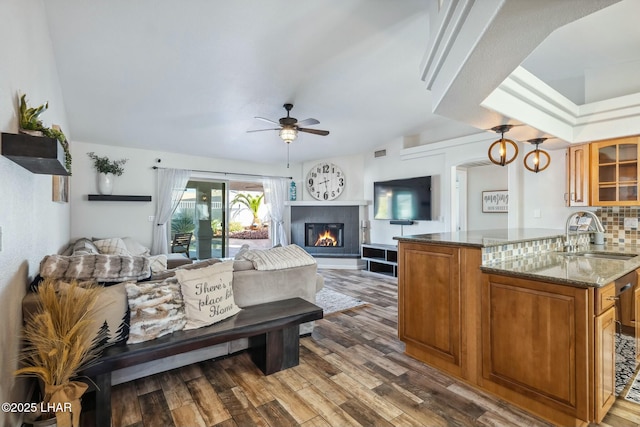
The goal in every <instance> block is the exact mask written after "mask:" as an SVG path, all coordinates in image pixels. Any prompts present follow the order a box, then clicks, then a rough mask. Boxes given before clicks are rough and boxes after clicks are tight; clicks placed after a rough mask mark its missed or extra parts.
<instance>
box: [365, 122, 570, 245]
mask: <svg viewBox="0 0 640 427" xmlns="http://www.w3.org/2000/svg"><path fill="white" fill-rule="evenodd" d="M495 139H496V135H495V134H493V133H488V132H487V133H479V134H476V135H471V136H468V137H462V138H456V139H452V140H447V141H440V142H436V143H433V144H426V145H420V146H418V147H412V148H407V149H405V148H403V141H402V139H401V138H398V139H396V140H394V141H390V142H389V144H387V145H385V146H382V147H376V148H375V150H379V149H386V150H387V156H386V157H380V158H374V156H373V151H374V150H372V151H371V152H370V153H364V154H363V156H364V157H363V158H364V170H363V176H364V180H363V184H364V198H365V200H372V197H373V183H374V182H375V181H381V180H387V179H395V178H406V177H412V176H424V175H436V176H438V177H439V180H440V184H439V185H438V186H434V191H435V194H434V198H435V199H434V200H433V203H434V205H435V206H436V209H437V210H438V214H437V215H436V216H435V218H434V220H433V221H419V222H417V223H415V224H414V225H411V226H404V227H401V226H399V225H391V224H389V221H381V220H372V217H373V207H372V206H371V205H370V206H369V215H368V218H369V220H370V221H371V230H370V236H371V242H373V243H385V244H396V243H397V242H396V241H395V240H393V237H394V236H400V235H412V234H424V233H437V232H448V231H451V217H452V214H451V206H452V197H453V192H452V190H451V189H452V188H453V187H452V181H453V180H452V176H453V174H454V173H455V170H454V169H452V168H454V167H455V166H456V165H462V164H466V163H472V162H476V161H481V160H486V159H487V149H488V147H489V145H490V144H491V142H493V141H494V140H495ZM542 148H544V147H542ZM531 149H532V147H530V146H529V144H527V146H526V147H525V146H523V145H522V144H520V154H519V156H518V159H517V160H516V161H514V162H513V163H511V164H509V165H507V166H505V167H504V168H500V167H499V166H493V167H494V168H495V169H494V170H495V172H496V173H505V172H506V174H507V183H508V188H506V189H508V190H509V214H508V219H507V224H505V225H504V226H503V227H509V228H519V227H527V228H533V227H535V228H547V229H559V230H561V229H564V222H565V219H566V217H567V216H568V215H569V213H570V212H571V211H572V210H575V208H567V207H565V206H564V198H563V197H564V192H565V179H566V176H565V174H566V172H565V168H566V166H565V160H564V150H556V151H551V152H550V155H551V165H550V166H549V168H548V169H546V170H545V171H543V172H540V173H538V174H535V173H532V172H529V171H527V170H525V169H524V167H523V166H522V161H523V159H524V156H525V154H526V153H527V152H529V151H530V150H531ZM470 180H471V179H469V181H470ZM438 191H439V194H438ZM438 205H439V206H438ZM536 211H539V214H540V216H539V217H537V216H536V215H537V212H536ZM468 228H469V229H471V227H468ZM492 228H494V227H492Z"/></svg>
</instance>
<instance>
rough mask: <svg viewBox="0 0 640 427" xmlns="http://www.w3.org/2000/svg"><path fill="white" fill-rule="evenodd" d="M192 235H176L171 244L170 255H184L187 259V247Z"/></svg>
mask: <svg viewBox="0 0 640 427" xmlns="http://www.w3.org/2000/svg"><path fill="white" fill-rule="evenodd" d="M192 236H193V233H176V234H175V235H174V236H173V241H172V242H171V253H174V254H186V255H187V257H189V245H191V237H192Z"/></svg>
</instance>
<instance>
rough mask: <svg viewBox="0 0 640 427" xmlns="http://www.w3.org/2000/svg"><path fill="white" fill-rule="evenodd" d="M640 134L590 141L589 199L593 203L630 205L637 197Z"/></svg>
mask: <svg viewBox="0 0 640 427" xmlns="http://www.w3.org/2000/svg"><path fill="white" fill-rule="evenodd" d="M639 141H640V138H639V137H630V138H620V139H612V140H607V141H601V142H594V143H592V144H591V179H592V181H591V202H592V205H593V206H630V205H638V204H640V203H639V202H640V199H639V198H638V196H639V195H638V183H639V182H640V179H639V178H640V177H639V176H638V172H639V169H638V160H639V159H640V151H639V147H640V144H638V142H639Z"/></svg>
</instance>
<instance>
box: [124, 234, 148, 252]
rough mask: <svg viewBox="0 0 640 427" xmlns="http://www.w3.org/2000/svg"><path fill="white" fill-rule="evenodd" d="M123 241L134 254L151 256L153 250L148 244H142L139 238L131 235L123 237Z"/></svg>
mask: <svg viewBox="0 0 640 427" xmlns="http://www.w3.org/2000/svg"><path fill="white" fill-rule="evenodd" d="M122 241H123V242H124V246H125V247H126V248H127V250H128V251H129V253H130V254H131V255H133V256H149V255H150V254H151V251H150V250H149V248H147V247H146V246H142V245H141V244H140V243H138V241H137V240H135V239H132V238H131V237H123V238H122Z"/></svg>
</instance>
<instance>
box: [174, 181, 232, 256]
mask: <svg viewBox="0 0 640 427" xmlns="http://www.w3.org/2000/svg"><path fill="white" fill-rule="evenodd" d="M226 205H227V184H226V182H224V181H201V180H198V181H196V180H192V181H189V182H188V183H187V189H186V191H185V192H184V195H183V196H182V200H181V201H180V203H179V204H178V208H177V209H176V210H175V212H174V213H173V216H172V218H171V236H172V239H173V236H174V235H175V233H192V237H191V245H190V247H189V257H190V258H192V259H199V260H203V259H208V258H224V257H226V256H227V254H228V246H227V235H226V230H227V226H226V223H227V219H226V212H227V209H226Z"/></svg>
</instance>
